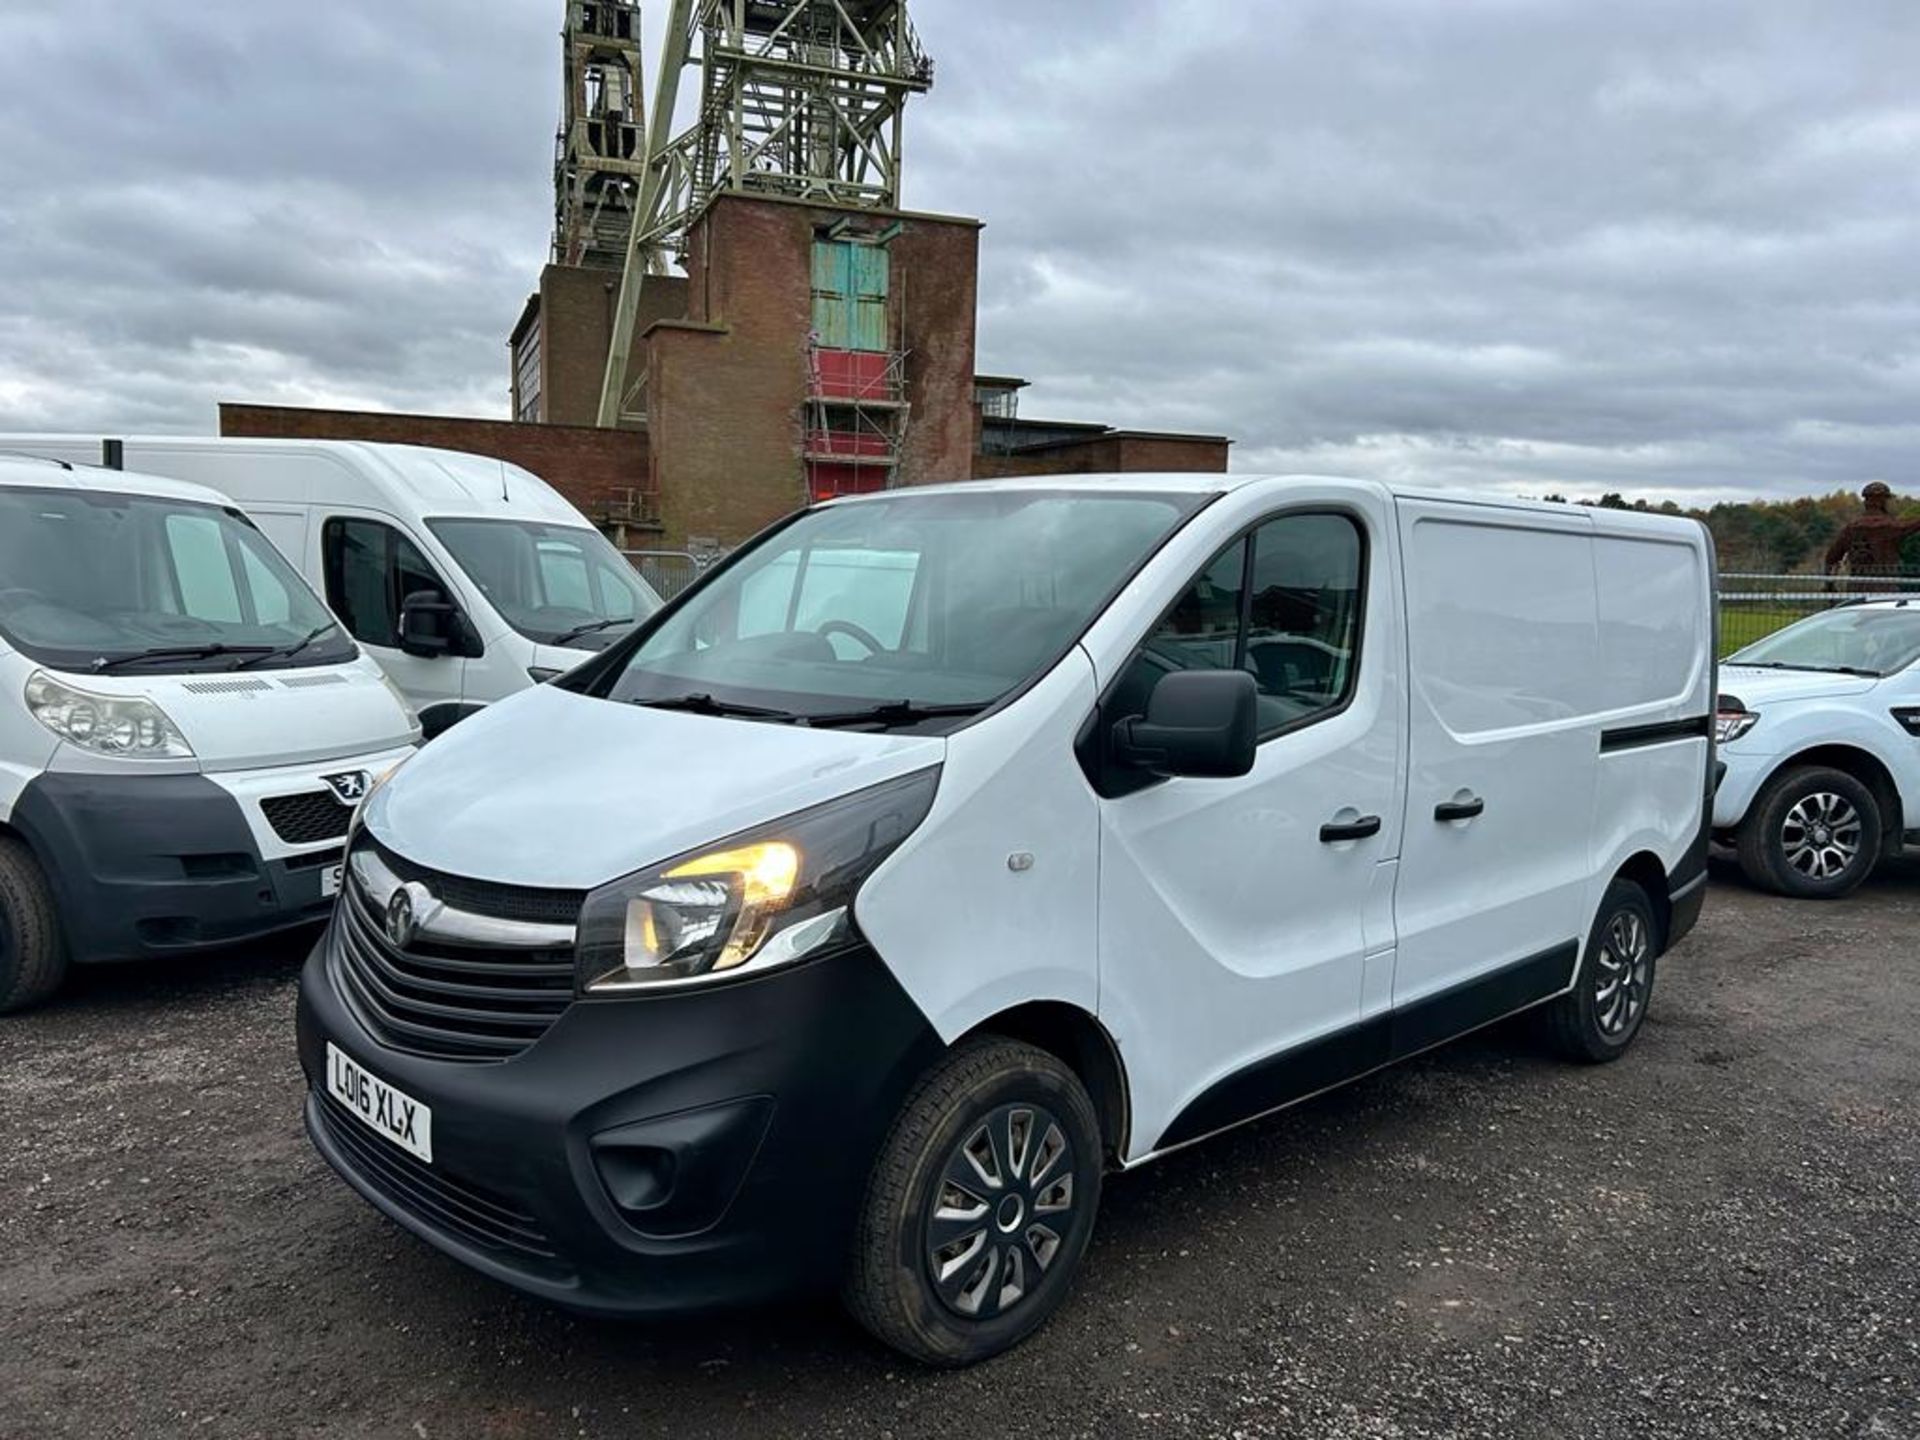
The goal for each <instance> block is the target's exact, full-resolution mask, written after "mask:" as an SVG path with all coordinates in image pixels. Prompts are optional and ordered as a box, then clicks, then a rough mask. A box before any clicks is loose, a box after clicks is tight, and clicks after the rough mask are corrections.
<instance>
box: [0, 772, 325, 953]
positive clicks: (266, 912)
mask: <svg viewBox="0 0 1920 1440" xmlns="http://www.w3.org/2000/svg"><path fill="white" fill-rule="evenodd" d="M12 824H13V825H14V827H15V828H16V829H17V830H19V831H20V833H21V834H22V835H23V836H24V837H25V838H26V841H27V843H28V845H30V846H31V847H32V848H33V851H34V853H35V855H36V856H37V857H38V858H39V860H40V863H41V866H42V868H43V869H44V870H45V872H46V875H47V879H48V883H49V884H50V885H51V886H52V887H53V893H54V900H55V902H56V904H57V905H58V906H59V910H60V924H61V928H62V932H63V934H64V935H65V937H66V941H67V950H68V954H69V955H70V956H71V957H72V958H73V960H74V961H75V962H76V963H79V964H89V963H94V962H101V961H119V960H144V959H149V958H152V957H156V956H160V955H168V954H178V953H180V952H182V951H188V950H197V949H202V948H205V947H209V946H216V945H231V944H236V943H239V942H241V941H246V940H255V939H259V938H260V937H262V936H265V935H271V934H274V933H275V932H277V931H281V930H289V929H293V928H295V927H297V926H302V925H313V924H318V923H319V922H321V921H324V920H325V919H326V918H327V914H328V912H329V911H330V910H331V909H332V907H333V901H332V900H331V899H326V898H323V897H322V896H321V894H320V881H321V875H322V873H323V872H324V870H325V869H326V867H327V866H328V865H330V864H333V863H335V862H336V861H338V860H339V858H340V856H339V852H338V851H332V850H328V851H316V852H314V853H312V854H309V855H304V856H301V857H299V858H298V859H297V860H293V861H287V860H266V859H263V858H261V855H260V848H259V846H258V845H257V844H256V843H255V841H254V838H253V831H252V830H251V829H249V828H248V826H247V817H246V816H245V815H244V814H243V813H242V812H241V809H240V802H239V801H238V800H236V799H234V798H233V796H232V795H231V794H229V793H228V792H227V791H225V790H222V789H221V788H220V787H219V786H218V785H216V784H214V783H213V782H212V781H211V780H208V779H207V778H206V777H204V776H201V775H132V776H118V775H116V776H101V775H84V774H66V773H48V774H44V775H40V776H37V777H35V778H34V779H33V780H32V781H31V782H29V783H28V785H27V787H26V789H25V790H24V791H23V792H22V793H21V796H20V801H19V803H18V804H17V805H16V806H15V807H14V812H13V817H12Z"/></svg>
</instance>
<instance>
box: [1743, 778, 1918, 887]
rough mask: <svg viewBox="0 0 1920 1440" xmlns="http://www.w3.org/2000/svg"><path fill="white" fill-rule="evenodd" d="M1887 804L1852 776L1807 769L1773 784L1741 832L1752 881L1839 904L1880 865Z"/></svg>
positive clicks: (1774, 781)
mask: <svg viewBox="0 0 1920 1440" xmlns="http://www.w3.org/2000/svg"><path fill="white" fill-rule="evenodd" d="M1881 833H1882V820H1881V815H1880V802H1879V801H1878V800H1877V799H1876V798H1875V797H1874V793H1873V791H1871V790H1869V789H1868V788H1867V787H1866V786H1865V785H1863V784H1861V782H1860V781H1858V780H1856V779H1855V778H1854V777H1853V776H1851V775H1849V774H1847V773H1846V771H1844V770H1833V769H1829V768H1827V767H1826V766H1821V765H1802V766H1799V767H1797V768H1795V769H1792V770H1788V771H1785V772H1784V773H1782V774H1780V775H1778V776H1776V777H1774V779H1772V780H1770V781H1769V782H1768V783H1767V787H1766V788H1765V789H1764V790H1762V791H1761V792H1760V794H1759V796H1758V798H1756V799H1755V800H1754V802H1753V808H1752V810H1751V811H1749V812H1748V815H1747V818H1746V821H1745V823H1744V824H1742V825H1741V827H1740V836H1739V850H1740V868H1741V870H1742V871H1744V872H1745V873H1746V877H1747V879H1748V880H1750V881H1752V882H1753V883H1754V884H1755V885H1757V886H1759V887H1761V888H1762V889H1765V890H1773V891H1776V892H1778V893H1779V894H1782V895H1788V896H1792V897H1793V898H1794V899H1796V900H1837V899H1839V898H1840V897H1841V896H1843V895H1850V894H1852V893H1853V892H1854V891H1855V890H1857V889H1859V888H1860V885H1861V883H1862V882H1863V881H1865V880H1866V878H1867V876H1869V875H1871V874H1872V873H1873V870H1874V866H1875V865H1877V864H1878V863H1879V861H1880V842H1881Z"/></svg>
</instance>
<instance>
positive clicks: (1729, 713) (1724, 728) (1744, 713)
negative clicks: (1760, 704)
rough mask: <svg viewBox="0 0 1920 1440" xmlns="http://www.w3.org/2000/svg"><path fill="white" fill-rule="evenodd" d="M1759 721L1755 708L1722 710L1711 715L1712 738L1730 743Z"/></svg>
mask: <svg viewBox="0 0 1920 1440" xmlns="http://www.w3.org/2000/svg"><path fill="white" fill-rule="evenodd" d="M1759 723H1760V712H1759V711H1757V710H1722V711H1721V712H1720V713H1719V714H1718V715H1715V716H1714V717H1713V738H1714V739H1715V740H1717V741H1719V742H1720V743H1721V744H1722V745H1730V744H1732V743H1733V742H1734V741H1735V740H1738V739H1739V738H1740V737H1741V736H1742V735H1744V734H1746V733H1747V732H1748V731H1749V730H1751V729H1753V727H1754V726H1756V725H1758V724H1759Z"/></svg>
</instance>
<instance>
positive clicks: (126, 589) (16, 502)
mask: <svg viewBox="0 0 1920 1440" xmlns="http://www.w3.org/2000/svg"><path fill="white" fill-rule="evenodd" d="M0 635H5V636H6V638H7V641H8V643H10V644H11V645H13V646H14V647H15V648H16V649H18V650H19V651H20V652H21V653H22V654H24V655H27V656H29V657H31V658H32V659H34V660H37V661H39V662H40V663H41V664H43V665H49V666H52V667H53V668H54V669H57V670H65V671H69V672H73V671H93V672H99V673H108V672H122V673H146V674H153V673H176V674H184V673H191V672H199V671H216V670H233V669H239V668H248V669H260V670H273V669H283V668H287V667H293V666H307V665H338V664H341V663H343V662H345V661H348V660H351V659H353V658H354V656H355V655H356V654H358V653H359V652H358V651H357V650H356V649H355V647H354V643H353V640H352V639H351V637H349V636H348V635H347V634H346V632H345V631H344V630H342V629H341V628H340V627H339V625H338V624H336V623H335V621H334V619H333V617H332V616H331V615H329V614H328V613H327V611H326V608H325V607H324V606H323V605H322V604H321V603H320V601H319V599H318V598H317V597H316V596H315V595H314V593H313V591H312V590H310V589H308V588H307V584H306V582H305V581H304V580H302V579H301V578H300V576H299V575H298V574H297V573H296V572H295V571H294V569H293V567H292V566H291V565H289V564H288V563H287V561H286V560H285V559H283V558H282V557H281V555H280V552H279V551H278V550H276V549H274V547H273V545H272V543H271V542H270V541H269V540H267V538H266V537H265V536H263V535H262V534H261V533H260V532H259V531H258V530H256V529H254V528H253V526H252V525H251V524H250V523H249V522H248V521H247V520H246V519H245V518H244V517H242V516H241V515H240V513H239V512H238V511H235V510H225V509H221V508H219V507H217V506H213V505H206V504H200V503H197V502H194V501H190V500H170V499H163V498H159V497H154V496H140V495H114V494H101V493H97V492H76V491H71V490H41V489H15V488H7V489H0Z"/></svg>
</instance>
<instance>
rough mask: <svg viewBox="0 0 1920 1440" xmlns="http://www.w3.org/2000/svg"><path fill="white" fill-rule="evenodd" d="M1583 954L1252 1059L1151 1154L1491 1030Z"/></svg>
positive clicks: (1559, 952)
mask: <svg viewBox="0 0 1920 1440" xmlns="http://www.w3.org/2000/svg"><path fill="white" fill-rule="evenodd" d="M1579 955H1580V946H1579V943H1578V942H1577V941H1572V940H1569V941H1568V942H1567V943H1566V944H1564V945H1556V946H1554V947H1553V948H1552V949H1551V950H1543V951H1541V952H1540V953H1539V954H1538V955H1530V956H1528V957H1527V958H1526V959H1524V960H1518V961H1515V962H1514V963H1513V964H1511V965H1505V966H1502V967H1501V968H1500V969H1498V970H1495V971H1494V972H1493V973H1492V974H1490V975H1480V976H1476V977H1475V978H1474V979H1472V980H1468V981H1466V982H1465V983H1463V984H1460V985H1455V986H1453V987H1452V988H1451V989H1448V990H1443V991H1441V992H1440V993H1439V994H1437V995H1429V996H1428V997H1427V998H1426V999H1424V1000H1421V1001H1418V1002H1416V1003H1415V1004H1412V1005H1409V1006H1408V1007H1406V1008H1405V1009H1404V1010H1394V1011H1389V1012H1388V1013H1386V1014H1383V1015H1376V1016H1374V1017H1373V1018H1372V1019H1371V1020H1362V1021H1361V1022H1360V1023H1359V1024H1358V1025H1352V1026H1349V1027H1348V1028H1347V1029H1345V1030H1339V1031H1336V1032H1335V1033H1333V1034H1332V1035H1327V1036H1324V1037H1322V1038H1321V1039H1319V1040H1315V1041H1312V1042H1310V1043H1308V1044H1306V1045H1301V1046H1297V1047H1295V1048H1294V1049H1292V1050H1288V1051H1285V1052H1283V1053H1281V1054H1279V1055H1271V1056H1268V1057H1267V1058H1266V1059H1265V1060H1257V1061H1255V1062H1254V1063H1253V1064H1252V1065H1249V1066H1247V1067H1246V1068H1245V1069H1243V1070H1238V1071H1235V1072H1234V1073H1233V1074H1231V1075H1229V1076H1227V1077H1226V1078H1225V1079H1223V1080H1220V1081H1218V1082H1216V1083H1215V1084H1214V1085H1213V1086H1212V1087H1210V1088H1209V1089H1208V1090H1206V1091H1205V1092H1204V1093H1202V1094H1201V1095H1200V1096H1199V1097H1198V1098H1197V1099H1195V1100H1194V1101H1193V1102H1192V1103H1191V1104H1190V1105H1188V1106H1187V1108H1186V1109H1184V1110H1182V1111H1181V1112H1180V1113H1179V1114H1178V1115H1177V1116H1175V1117H1174V1121H1173V1123H1172V1124H1171V1125H1169V1126H1168V1127H1167V1129H1166V1132H1165V1133H1164V1134H1163V1135H1161V1137H1160V1139H1159V1140H1158V1141H1157V1142H1155V1144H1154V1146H1153V1148H1154V1149H1155V1150H1166V1149H1170V1148H1171V1147H1173V1146H1175V1145H1184V1144H1186V1143H1187V1142H1188V1141H1191V1140H1198V1139H1200V1138H1201V1137H1202V1136H1205V1135H1211V1134H1213V1133H1214V1132H1215V1131H1217V1130H1225V1129H1227V1128H1228V1127H1230V1126H1233V1125H1238V1124H1240V1123H1241V1122H1242V1121H1245V1120H1252V1119H1254V1118H1256V1117H1258V1116H1261V1115H1265V1114H1268V1113H1270V1112H1272V1111H1274V1110H1279V1109H1282V1108H1284V1107H1286V1106H1288V1105H1293V1104H1296V1103H1298V1102H1299V1101H1301V1100H1305V1099H1307V1098H1308V1097H1310V1096H1313V1095H1318V1094H1319V1093H1320V1092H1321V1091H1323V1090H1331V1089H1333V1088H1334V1087H1335V1086H1336V1085H1344V1084H1345V1083H1346V1082H1347V1081H1349V1080H1356V1079H1358V1078H1359V1077H1360V1076H1362V1075H1365V1074H1367V1073H1368V1072H1369V1071H1373V1070H1378V1069H1380V1068H1381V1067H1382V1066H1385V1065H1391V1064H1392V1063H1393V1062H1394V1061H1396V1060H1404V1059H1406V1058H1407V1057H1408V1056H1411V1055H1417V1054H1419V1053H1420V1052H1421V1051H1422V1050H1430V1049H1432V1048H1433V1047H1434V1046H1435V1045H1439V1044H1443V1043H1444V1042H1446V1041H1448V1040H1452V1039H1455V1038H1457V1037H1458V1036H1461V1035H1465V1034H1466V1033H1467V1032H1468V1031H1471V1030H1477V1029H1479V1028H1480V1027H1481V1026H1482V1025H1489V1024H1491V1023H1492V1022H1493V1021H1495V1020H1499V1019H1501V1018H1502V1017H1504V1016H1507V1015H1511V1014H1513V1013H1514V1012H1515V1011H1517V1010H1524V1009H1526V1008H1527V1007H1529V1006H1532V1005H1537V1004H1539V1003H1540V1002H1541V1001H1543V1000H1548V999H1551V998H1552V997H1553V996H1555V995H1558V994H1560V993H1561V992H1562V991H1564V990H1565V989H1566V988H1567V986H1568V985H1569V984H1570V983H1571V982H1572V979H1573V970H1574V964H1575V962H1576V961H1577V960H1578V958H1579Z"/></svg>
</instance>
